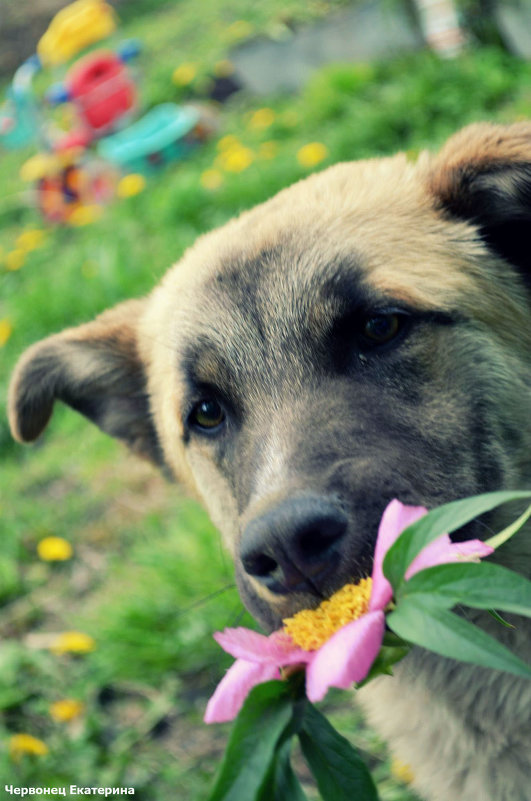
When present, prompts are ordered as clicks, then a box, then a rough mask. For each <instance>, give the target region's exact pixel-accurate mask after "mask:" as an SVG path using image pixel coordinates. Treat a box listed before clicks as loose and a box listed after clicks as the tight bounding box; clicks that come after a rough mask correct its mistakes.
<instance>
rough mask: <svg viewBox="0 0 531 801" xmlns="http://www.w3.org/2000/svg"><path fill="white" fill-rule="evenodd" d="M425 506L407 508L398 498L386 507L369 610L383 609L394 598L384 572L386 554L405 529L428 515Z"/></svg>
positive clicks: (381, 525) (375, 556)
mask: <svg viewBox="0 0 531 801" xmlns="http://www.w3.org/2000/svg"><path fill="white" fill-rule="evenodd" d="M427 511H428V510H427V509H425V508H424V507H423V506H405V505H404V504H403V503H400V501H397V500H396V498H395V499H394V500H393V501H391V503H390V504H388V506H387V507H386V509H385V511H384V513H383V515H382V519H381V521H380V527H379V529H378V537H377V539H376V547H375V549H374V565H373V568H372V594H371V600H370V603H369V609H370V611H371V612H373V611H374V610H376V609H383V608H384V607H385V606H386V605H387V604H388V603H389V601H390V600H391V598H392V597H393V590H392V587H391V585H390V583H389V582H388V581H387V579H386V578H385V576H384V574H383V571H382V563H383V560H384V557H385V554H386V553H387V551H388V550H389V548H390V547H391V545H393V543H394V542H395V541H396V540H397V539H398V537H399V535H400V534H401V533H402V532H403V530H404V529H405V528H407V527H408V526H410V525H411V523H415V521H416V520H419V519H420V518H421V517H424V515H425V514H426V513H427Z"/></svg>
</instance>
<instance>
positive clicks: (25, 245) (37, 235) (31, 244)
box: [16, 228, 46, 251]
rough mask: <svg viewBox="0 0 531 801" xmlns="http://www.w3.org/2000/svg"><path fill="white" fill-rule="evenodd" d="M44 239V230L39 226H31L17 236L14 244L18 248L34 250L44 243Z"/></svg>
mask: <svg viewBox="0 0 531 801" xmlns="http://www.w3.org/2000/svg"><path fill="white" fill-rule="evenodd" d="M45 239H46V231H43V230H42V229H40V228H31V229H29V230H27V231H23V232H22V233H21V234H20V236H19V237H17V240H16V245H17V248H18V249H19V250H26V251H27V250H35V249H36V248H40V247H41V245H43V244H44V240H45Z"/></svg>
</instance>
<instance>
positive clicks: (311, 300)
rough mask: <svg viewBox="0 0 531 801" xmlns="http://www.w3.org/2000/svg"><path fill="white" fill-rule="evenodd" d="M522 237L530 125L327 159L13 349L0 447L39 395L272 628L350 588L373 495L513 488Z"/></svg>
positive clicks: (32, 423) (518, 425)
mask: <svg viewBox="0 0 531 801" xmlns="http://www.w3.org/2000/svg"><path fill="white" fill-rule="evenodd" d="M530 224H531V125H530V124H517V125H514V126H511V127H508V128H501V127H495V126H487V125H478V126H472V127H471V128H468V129H465V131H463V132H461V133H460V134H458V135H457V136H455V137H454V138H453V139H451V140H450V141H449V143H448V144H447V145H446V147H445V148H444V149H443V151H442V152H441V153H440V154H439V156H437V157H435V158H430V157H428V156H427V155H425V156H422V157H421V158H420V159H419V161H418V162H417V163H416V164H410V163H408V161H407V160H406V158H405V157H403V156H397V157H395V158H390V159H381V160H373V161H366V162H358V163H351V164H339V165H337V166H335V167H332V168H330V169H328V170H326V171H324V172H322V173H320V174H316V175H313V176H311V177H310V178H308V179H307V180H305V181H302V182H300V183H298V184H296V185H295V186H293V187H291V188H289V189H286V190H284V191H283V192H281V193H280V194H279V195H277V196H276V197H274V198H273V199H272V200H270V201H268V202H267V203H264V204H263V205H261V206H259V207H257V208H255V209H253V210H252V211H249V212H246V213H244V214H243V215H242V216H241V217H240V218H238V219H237V220H234V221H232V222H230V223H229V224H228V225H226V226H224V227H223V228H221V229H220V230H218V231H214V232H213V233H210V234H208V235H206V236H204V237H202V238H201V239H200V240H199V241H198V242H197V243H196V245H195V246H194V247H193V248H192V249H191V250H190V251H188V252H187V253H186V254H185V256H184V258H183V259H182V261H181V262H180V263H179V264H177V265H176V266H175V267H174V268H172V270H170V272H169V273H168V274H167V275H166V277H165V278H164V280H163V281H162V282H161V284H160V285H159V286H158V287H157V288H156V289H155V290H154V292H153V293H152V294H151V295H150V296H149V297H148V298H146V299H145V300H139V301H130V302H127V303H125V304H121V305H120V306H118V307H116V308H115V309H111V310H110V311H108V312H106V313H105V314H103V315H101V316H100V317H99V318H97V319H96V320H95V321H94V322H92V323H89V324H86V325H83V326H80V327H79V328H76V329H70V330H67V331H65V332H63V333H61V334H58V335H55V336H53V337H50V338H49V339H47V340H45V341H44V342H41V343H38V344H37V345H35V346H34V347H33V348H31V349H30V350H29V351H28V352H27V353H26V354H25V356H24V357H23V358H22V359H21V362H20V364H19V366H18V368H17V370H16V372H15V376H14V379H13V383H12V387H11V395H10V417H11V424H12V429H13V432H14V434H15V436H16V437H17V438H18V439H20V440H24V441H28V440H33V439H35V438H36V437H37V436H38V435H39V434H40V433H41V431H42V430H43V428H44V426H45V425H46V423H47V421H48V419H49V417H50V415H51V413H52V408H53V403H54V400H55V399H60V400H62V401H63V402H65V403H67V404H69V405H70V406H72V407H73V408H74V409H77V410H78V411H80V412H82V413H83V414H84V415H86V416H87V417H89V418H90V419H91V420H93V421H94V422H95V423H97V424H98V425H99V426H100V427H101V428H102V429H103V430H105V431H107V432H108V433H110V434H112V435H114V436H116V437H118V438H120V439H122V440H124V441H126V442H127V443H128V444H129V445H130V446H131V447H132V448H133V449H134V450H135V451H137V452H139V453H141V454H143V455H145V456H148V457H149V458H151V459H152V460H153V461H156V462H158V463H161V464H165V465H166V466H168V467H169V468H170V470H171V471H172V472H173V473H174V474H175V475H176V476H177V477H178V478H179V479H180V480H182V481H184V482H186V483H187V484H188V485H189V486H190V487H192V488H193V489H194V490H195V492H196V493H198V495H199V496H200V497H201V498H202V500H203V502H204V504H205V505H206V507H207V509H208V511H209V512H210V514H211V516H212V518H213V520H214V522H215V523H216V524H217V525H218V527H219V528H220V530H221V531H222V533H223V535H224V538H225V541H226V544H227V546H228V548H229V549H230V550H231V552H232V554H233V557H234V562H235V566H236V575H237V580H238V584H239V587H240V590H241V594H242V597H243V598H244V601H245V602H246V604H247V606H248V607H249V609H250V610H251V611H252V612H253V613H254V614H255V616H256V617H258V618H259V619H260V620H261V621H262V622H263V623H264V625H266V626H268V627H275V626H277V625H278V624H279V621H280V620H281V618H282V617H284V616H286V615H287V614H290V613H292V612H293V611H294V610H295V609H297V608H300V607H302V606H308V605H310V606H311V605H315V603H316V602H317V601H318V600H320V599H322V597H325V596H327V595H329V594H330V593H331V592H333V591H334V590H336V589H337V588H338V587H340V586H342V585H343V584H344V583H345V582H346V581H348V580H355V579H357V578H359V577H360V576H361V575H364V574H366V573H367V572H368V571H369V570H370V565H371V560H372V552H373V547H374V541H375V536H376V532H377V527H378V521H379V519H380V517H381V514H382V511H383V509H384V508H385V506H386V504H387V503H388V502H389V501H390V500H391V499H392V498H394V497H397V498H399V499H400V500H401V501H403V502H405V503H413V504H423V505H426V506H428V507H430V506H434V505H437V504H440V503H442V502H445V501H447V500H450V499H453V498H456V497H462V496H465V495H470V494H474V493H477V492H481V491H487V490H491V489H497V488H501V487H508V486H510V487H517V486H519V485H522V484H523V483H525V482H526V481H528V480H529V478H530V477H531V466H530V461H531V448H530V439H531V424H530V420H531V399H530V386H531V358H530V354H531V326H530V323H529V321H530V318H529V303H530V300H529V290H528V286H526V280H527V278H529V275H530V272H531V271H529V265H530V257H529V248H528V240H529V231H530ZM526 270H527V271H528V273H527V277H526Z"/></svg>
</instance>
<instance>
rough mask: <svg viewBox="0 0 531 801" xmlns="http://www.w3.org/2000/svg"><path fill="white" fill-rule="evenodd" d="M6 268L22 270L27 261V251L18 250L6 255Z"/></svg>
mask: <svg viewBox="0 0 531 801" xmlns="http://www.w3.org/2000/svg"><path fill="white" fill-rule="evenodd" d="M5 261H6V268H7V269H8V270H13V271H15V270H20V268H21V267H22V265H23V264H24V262H25V261H26V251H25V250H21V249H20V248H17V249H16V250H10V251H9V253H6V259H5Z"/></svg>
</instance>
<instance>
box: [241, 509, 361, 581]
mask: <svg viewBox="0 0 531 801" xmlns="http://www.w3.org/2000/svg"><path fill="white" fill-rule="evenodd" d="M347 525H348V519H347V516H346V514H345V513H344V512H343V510H342V509H341V507H339V506H338V505H337V503H334V502H333V501H330V500H328V499H323V498H321V497H318V496H316V497H314V496H309V497H308V496H303V497H301V498H294V499H290V500H288V501H284V502H283V503H282V504H280V505H279V506H277V507H275V508H274V509H271V510H269V511H268V512H266V513H265V514H264V515H262V516H261V517H258V518H255V519H254V520H253V521H251V523H249V525H248V526H247V528H246V529H245V531H244V533H243V537H242V541H241V546H240V558H241V561H242V564H243V567H244V570H245V572H246V573H247V574H249V575H250V576H253V577H254V578H255V579H257V580H258V581H259V582H260V583H261V584H263V585H264V586H266V587H267V588H268V589H269V590H271V591H272V592H276V593H281V594H285V593H287V592H295V591H301V592H311V593H312V594H317V595H320V594H321V588H322V586H323V585H324V583H325V582H326V580H327V578H328V577H329V575H330V573H331V572H333V570H334V568H335V566H336V564H337V562H338V560H339V558H340V554H341V546H342V541H343V540H344V537H345V534H346V531H347Z"/></svg>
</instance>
